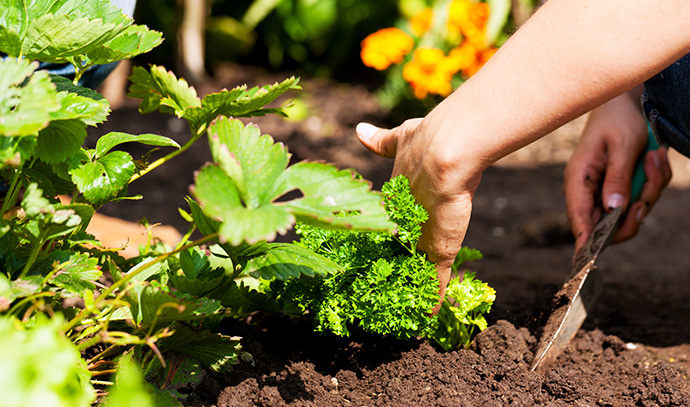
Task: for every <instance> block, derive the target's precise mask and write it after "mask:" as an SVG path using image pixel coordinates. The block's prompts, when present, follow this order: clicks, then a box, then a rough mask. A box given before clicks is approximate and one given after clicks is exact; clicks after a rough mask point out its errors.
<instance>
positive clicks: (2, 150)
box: [0, 0, 394, 406]
mask: <svg viewBox="0 0 690 407" xmlns="http://www.w3.org/2000/svg"><path fill="white" fill-rule="evenodd" d="M3 6H4V7H3V10H6V11H7V12H6V13H5V14H4V15H3V16H2V18H0V51H1V52H3V53H5V54H7V55H8V57H7V58H5V59H3V60H2V61H0V134H1V135H2V137H0V141H1V142H2V145H0V177H1V179H2V181H3V189H4V196H3V199H2V205H1V207H0V212H1V214H2V217H1V219H0V267H1V268H2V273H0V313H1V316H0V328H1V329H2V331H3V338H4V339H3V340H4V341H5V342H6V344H7V345H8V346H7V347H5V349H10V347H11V349H14V350H15V351H13V352H3V353H0V362H1V363H2V366H3V370H4V371H5V372H6V373H7V374H10V375H12V380H4V381H3V383H2V384H0V386H2V390H3V394H4V396H3V397H4V400H7V401H8V403H9V404H8V405H16V406H23V405H26V403H31V404H40V405H46V406H62V405H64V406H83V405H89V404H90V403H91V402H93V401H94V400H96V399H97V397H98V396H100V395H105V394H106V393H107V392H109V391H110V390H109V389H110V387H109V386H110V385H112V384H113V380H112V378H111V377H112V376H113V374H114V373H115V372H116V371H118V361H120V360H123V363H122V372H120V373H118V377H120V376H121V377H122V380H121V383H129V384H127V385H126V386H127V387H126V389H132V390H131V391H132V392H134V393H129V392H128V391H127V390H126V389H125V390H117V389H115V390H114V391H113V392H112V395H111V396H110V397H107V399H105V400H106V402H107V404H108V405H113V406H115V405H124V404H127V403H128V402H129V401H127V400H132V399H134V400H139V399H140V400H147V401H146V403H149V402H151V400H152V398H151V396H150V395H149V394H148V392H150V391H153V390H152V388H149V387H147V385H137V384H136V383H137V380H139V379H138V378H139V377H147V378H148V379H149V380H150V381H154V382H155V381H156V380H157V379H158V378H162V380H161V381H160V382H159V383H157V385H158V386H157V387H158V388H163V389H165V390H167V391H168V392H169V393H172V394H173V395H177V396H179V397H183V395H182V393H179V392H176V390H177V389H179V388H181V387H180V386H184V385H186V384H189V381H188V378H189V377H201V376H202V373H203V371H205V370H211V371H224V370H227V369H229V368H230V366H231V365H232V364H234V363H237V360H238V359H239V358H240V357H241V356H242V355H243V354H242V351H241V346H240V342H239V338H236V337H230V336H226V335H221V334H218V333H216V332H215V331H214V330H213V329H212V328H213V327H214V326H215V324H216V323H217V321H218V319H219V318H222V317H223V316H242V315H244V314H245V313H246V312H249V311H251V310H252V309H256V308H257V307H258V306H260V304H261V303H262V299H261V297H262V296H263V294H262V293H261V292H259V291H257V290H255V289H254V288H252V284H256V281H261V280H259V279H255V278H252V277H251V275H250V273H252V272H253V269H252V266H251V265H252V264H253V262H260V261H264V262H266V261H269V260H267V259H276V258H277V259H278V260H275V261H273V263H272V265H273V274H270V273H269V274H267V273H268V272H267V271H266V270H265V269H264V270H263V271H262V274H261V277H262V278H263V279H264V280H271V279H273V278H280V277H281V276H284V275H299V274H305V275H319V274H322V273H324V272H325V271H324V269H323V265H322V260H323V259H322V258H321V257H320V256H318V255H316V254H314V253H311V252H309V251H307V250H295V251H289V250H286V249H285V248H281V247H273V246H271V245H269V243H268V242H269V241H270V240H272V239H273V238H274V237H275V236H276V234H277V233H284V232H285V231H286V230H288V229H289V228H291V227H292V225H293V224H294V223H295V222H296V221H301V222H307V223H311V224H316V225H321V226H327V227H333V228H345V229H347V228H354V227H357V228H364V229H371V230H392V228H393V226H394V225H393V223H392V222H390V221H389V220H388V218H387V216H386V214H385V212H384V210H383V208H382V206H381V205H380V196H379V195H378V194H376V193H373V192H372V191H370V185H369V184H368V183H367V182H365V181H363V180H361V179H359V178H358V177H357V176H356V175H355V174H354V173H353V172H352V171H349V170H344V171H341V170H338V169H336V168H335V167H333V166H330V165H326V164H320V163H298V164H294V165H291V166H289V165H288V162H289V153H288V152H287V150H286V149H285V147H284V146H282V145H281V144H276V143H275V142H274V141H273V140H272V139H271V137H270V136H267V135H262V134H261V133H260V131H259V129H258V128H257V127H256V126H253V125H245V124H243V123H242V122H240V121H239V120H238V119H236V117H250V116H256V115H263V114H267V113H279V114H280V113H281V108H279V107H278V108H266V107H265V106H266V105H267V104H269V103H271V102H272V101H274V100H275V99H276V98H277V97H279V96H281V95H282V94H284V93H285V92H287V91H289V90H293V89H298V88H299V85H298V80H297V79H295V78H290V79H287V80H285V81H283V82H281V83H277V84H274V85H269V86H264V87H256V88H252V89H247V88H246V87H238V88H236V89H232V90H223V91H221V92H217V93H214V94H210V95H206V96H205V97H203V98H199V97H198V96H197V95H196V92H195V90H194V89H193V88H191V87H189V86H188V85H187V83H186V82H185V81H184V80H181V79H177V78H176V77H175V76H174V75H173V74H172V73H170V72H168V71H167V70H165V69H164V68H162V67H157V66H153V67H151V68H150V69H144V68H136V69H135V71H134V73H133V75H132V77H131V80H132V83H133V85H132V87H131V89H130V96H132V97H137V98H141V99H142V102H141V105H140V110H141V111H142V113H146V112H151V111H154V110H160V111H162V112H167V113H172V114H175V115H177V116H178V117H182V118H184V119H186V120H187V122H188V123H189V128H190V137H189V139H188V140H187V141H186V142H185V143H182V145H180V144H178V143H176V142H175V141H173V140H171V139H169V138H167V137H164V136H161V135H155V134H141V135H134V134H126V133H122V132H113V133H108V134H106V135H104V136H102V137H100V138H99V139H98V141H97V143H96V146H95V148H85V147H83V146H82V145H83V142H84V139H85V137H86V127H87V126H98V125H99V124H101V123H103V122H104V121H105V120H107V117H108V114H109V112H110V107H109V104H108V101H107V100H106V99H105V98H104V97H103V96H101V95H100V94H98V93H97V92H95V91H93V90H90V89H86V88H83V87H80V86H78V85H76V83H77V82H78V81H79V78H80V77H81V75H83V73H84V72H85V71H86V69H88V67H90V66H93V65H96V64H105V63H109V62H112V61H116V60H120V59H123V58H131V57H133V56H136V55H138V54H140V53H143V52H147V51H148V50H150V49H151V48H153V47H155V46H156V45H157V44H158V43H160V42H161V40H162V38H161V36H160V34H159V33H157V32H154V31H151V30H148V29H147V28H146V27H143V26H138V25H134V24H133V23H132V21H131V20H130V19H129V18H127V17H126V16H124V15H123V14H122V13H121V12H120V11H119V9H117V8H116V7H114V6H112V5H111V4H110V3H109V2H108V1H99V0H89V1H82V2H74V1H71V0H37V1H33V2H31V3H26V2H25V1H22V0H4V1H3ZM56 33H60V35H56ZM32 60H35V61H43V62H54V63H70V64H72V65H74V67H75V69H76V75H75V78H74V79H73V80H71V81H70V80H68V79H66V78H63V77H60V76H54V75H49V74H47V73H45V72H42V71H36V67H37V63H35V62H31V61H32ZM230 117H233V118H230ZM204 136H208V139H209V146H210V148H211V151H212V156H213V162H212V163H209V164H208V165H206V166H204V167H203V168H202V169H201V170H200V171H199V173H198V176H197V178H196V181H195V184H194V186H193V194H192V195H193V198H192V197H190V198H189V204H190V210H189V212H187V211H182V213H183V215H184V216H186V217H187V219H188V220H189V221H190V222H191V226H190V230H189V233H188V234H187V235H186V236H185V238H184V239H183V240H182V241H180V243H179V244H178V245H177V246H176V247H175V248H169V247H165V246H164V245H162V244H158V243H155V242H153V243H152V244H149V245H147V246H144V247H143V248H142V249H141V250H140V255H139V256H137V257H135V258H130V259H125V258H122V257H120V256H119V255H118V254H117V253H116V252H114V251H111V250H106V249H104V248H103V247H102V246H101V245H100V243H99V242H98V240H97V239H96V238H95V237H94V236H91V235H89V234H87V233H86V232H85V230H86V226H87V225H88V224H89V221H90V219H91V217H92V216H93V214H94V213H95V212H96V211H97V210H99V208H100V207H101V206H102V205H104V204H105V203H108V202H114V201H121V200H126V199H138V198H139V197H131V196H128V194H127V187H128V185H129V183H131V182H135V181H136V180H137V179H138V178H139V177H141V176H144V175H145V174H146V173H148V172H150V171H152V170H153V169H155V168H156V167H158V166H160V165H162V164H164V163H166V162H168V161H170V160H171V159H173V158H175V157H176V156H177V155H179V154H181V153H183V152H184V151H185V150H187V149H188V148H189V147H190V146H191V145H192V144H193V143H195V142H197V141H198V140H200V139H201V138H203V137H204ZM131 142H137V143H141V144H145V145H150V146H152V147H154V148H163V149H166V150H167V151H169V152H168V153H167V154H165V155H164V156H163V157H162V158H160V159H158V160H156V161H154V162H148V161H147V157H148V154H147V155H145V156H144V157H141V158H138V159H135V158H134V157H132V156H130V155H129V154H128V153H126V152H124V151H120V150H119V149H118V147H119V146H120V145H122V144H123V143H131ZM324 185H328V187H329V188H323V186H324ZM291 191H300V194H301V195H300V197H298V198H295V199H292V200H286V199H281V198H283V197H284V196H286V195H287V194H288V193H289V192H291ZM58 195H70V196H71V200H70V202H69V203H68V204H62V203H60V201H59V200H58ZM343 211H348V212H357V213H358V215H357V216H355V217H353V218H352V219H351V220H348V221H344V220H343V219H342V218H341V217H339V216H337V214H338V213H340V212H343ZM196 229H198V230H200V231H201V232H202V233H203V234H204V237H203V238H201V239H199V240H197V241H189V237H190V236H191V235H192V233H193V232H194V230H196ZM212 242H217V244H212ZM202 246H203V248H202ZM208 253H210V254H208ZM41 355H44V357H45V356H47V355H55V357H56V358H58V357H59V361H60V363H63V364H65V365H69V366H73V368H71V370H64V371H61V374H60V375H55V374H51V372H50V370H48V369H52V368H53V367H52V366H48V365H47V364H45V363H41V361H40V360H39V359H40V357H41ZM123 358H124V359H123ZM56 363H57V362H56ZM132 363H134V364H135V365H136V366H138V369H140V370H141V372H142V375H138V374H136V373H132V370H131V366H132ZM53 366H55V365H53ZM30 369H33V371H34V372H35V373H33V374H31V375H29V376H23V375H15V374H14V372H18V371H19V370H21V371H29V370H30ZM161 372H163V373H161ZM175 372H180V374H179V375H177V376H176V375H175V374H174V373H175ZM182 372H186V373H187V374H183V373H182ZM190 372H191V373H190ZM94 389H95V390H94ZM145 389H146V390H145ZM169 393H165V394H169ZM138 397H139V398H138ZM155 397H156V399H157V400H158V399H161V398H163V399H166V398H167V400H168V401H167V402H168V403H172V404H169V405H175V404H177V403H178V402H176V401H175V399H174V398H170V396H165V395H161V394H157V395H156V396H155ZM98 400H100V399H98Z"/></svg>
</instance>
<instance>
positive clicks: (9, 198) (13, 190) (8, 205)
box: [0, 170, 19, 216]
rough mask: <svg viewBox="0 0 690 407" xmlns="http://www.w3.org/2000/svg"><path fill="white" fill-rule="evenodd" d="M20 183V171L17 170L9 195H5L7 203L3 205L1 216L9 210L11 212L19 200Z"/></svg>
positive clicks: (0, 210)
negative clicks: (18, 184) (18, 186)
mask: <svg viewBox="0 0 690 407" xmlns="http://www.w3.org/2000/svg"><path fill="white" fill-rule="evenodd" d="M18 181H19V171H18V170H17V171H16V172H15V173H14V175H13V176H12V180H11V181H10V187H9V189H8V191H7V195H5V201H4V202H3V203H2V209H0V214H1V215H3V216H4V215H5V213H7V211H8V210H10V208H11V207H12V206H14V202H15V201H16V200H17V194H18V193H19V189H18V188H17V183H18Z"/></svg>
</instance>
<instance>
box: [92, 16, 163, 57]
mask: <svg viewBox="0 0 690 407" xmlns="http://www.w3.org/2000/svg"><path fill="white" fill-rule="evenodd" d="M162 42H163V35H162V34H161V33H160V32H158V31H153V30H149V29H148V28H147V27H146V26H143V25H132V26H130V27H127V29H126V30H124V31H123V32H122V33H120V34H119V35H118V36H117V37H115V38H113V39H111V40H110V41H108V42H107V43H105V44H103V45H102V46H100V47H98V48H96V49H93V50H92V51H89V52H88V53H87V54H86V59H87V60H88V61H89V62H88V63H89V64H97V65H105V64H109V63H111V62H116V61H121V60H124V59H130V58H134V57H135V56H137V55H140V54H144V53H147V52H149V51H151V50H152V49H154V48H155V47H157V46H158V45H160V44H161V43H162Z"/></svg>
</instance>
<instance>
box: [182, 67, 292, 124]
mask: <svg viewBox="0 0 690 407" xmlns="http://www.w3.org/2000/svg"><path fill="white" fill-rule="evenodd" d="M298 83H299V78H295V77H291V78H288V79H285V80H284V81H282V82H280V83H277V82H276V83H274V84H272V85H266V86H262V87H254V88H251V89H249V90H247V88H246V86H239V87H236V88H234V89H232V90H229V91H228V90H223V91H220V92H217V93H211V94H208V95H206V96H204V98H203V100H202V106H201V108H197V109H193V110H190V111H189V112H187V114H186V116H185V118H186V119H187V120H189V122H190V123H191V124H192V126H193V127H196V128H200V127H202V126H203V125H204V124H206V123H210V122H211V121H212V120H214V119H215V118H217V117H218V116H228V117H250V116H263V115H264V114H266V113H280V109H265V108H264V106H266V105H267V104H269V103H271V102H273V101H274V100H275V99H277V98H278V97H279V96H281V95H283V94H284V93H285V92H287V91H289V90H297V89H301V87H300V86H299V85H298Z"/></svg>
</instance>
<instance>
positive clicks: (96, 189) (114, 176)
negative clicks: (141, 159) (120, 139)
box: [69, 151, 136, 205]
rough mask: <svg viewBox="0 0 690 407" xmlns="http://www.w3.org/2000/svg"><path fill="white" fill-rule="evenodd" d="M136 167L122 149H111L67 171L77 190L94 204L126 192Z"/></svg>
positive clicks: (112, 198) (104, 201) (107, 200)
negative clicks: (103, 154) (107, 152)
mask: <svg viewBox="0 0 690 407" xmlns="http://www.w3.org/2000/svg"><path fill="white" fill-rule="evenodd" d="M135 170H136V168H135V165H134V160H132V157H131V156H130V155H129V154H127V153H126V152H124V151H113V152H111V153H109V154H106V155H105V156H103V157H99V158H98V159H97V160H96V161H94V162H87V163H85V164H81V165H79V166H77V167H76V168H71V169H70V171H69V173H70V175H71V176H72V181H73V182H74V183H75V184H76V185H77V188H78V189H79V192H81V193H82V194H83V195H84V197H85V198H86V199H87V200H88V201H89V202H91V203H92V204H94V205H102V204H104V203H106V202H109V201H111V200H114V199H115V198H118V197H119V196H120V195H122V194H124V193H126V191H127V186H128V185H129V180H130V179H131V178H132V175H134V172H135Z"/></svg>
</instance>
